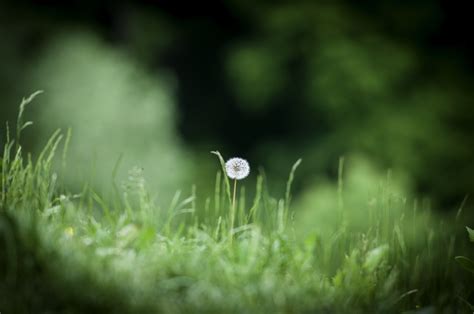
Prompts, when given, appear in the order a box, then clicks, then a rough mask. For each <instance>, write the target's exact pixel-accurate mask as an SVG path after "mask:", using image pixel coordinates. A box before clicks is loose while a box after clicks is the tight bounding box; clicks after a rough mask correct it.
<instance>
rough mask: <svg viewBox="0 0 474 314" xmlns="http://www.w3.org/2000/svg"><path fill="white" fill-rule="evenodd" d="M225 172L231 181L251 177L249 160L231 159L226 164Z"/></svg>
mask: <svg viewBox="0 0 474 314" xmlns="http://www.w3.org/2000/svg"><path fill="white" fill-rule="evenodd" d="M225 171H226V172H227V176H229V178H231V179H236V180H241V179H243V178H245V177H246V176H248V175H249V173H250V166H249V163H248V162H247V160H245V159H242V158H231V159H229V160H227V162H226V163H225Z"/></svg>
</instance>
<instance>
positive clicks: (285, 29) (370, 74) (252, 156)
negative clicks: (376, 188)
mask: <svg viewBox="0 0 474 314" xmlns="http://www.w3.org/2000/svg"><path fill="white" fill-rule="evenodd" d="M471 27H472V26H471V25H470V23H469V10H467V8H466V7H463V6H462V5H461V4H460V3H457V2H448V1H428V0H417V1H392V0H385V1H374V0H365V1H330V2H328V1H237V0H229V1H223V2H208V3H204V2H185V1H182V2H181V1H123V2H120V3H115V2H100V1H71V2H67V3H66V2H63V1H10V2H8V1H3V2H2V3H1V4H0V36H1V38H3V41H2V43H1V44H0V59H1V61H2V66H1V68H0V91H1V95H2V100H1V106H0V120H1V121H0V122H1V123H2V124H3V125H4V122H5V121H7V120H8V121H11V122H13V121H14V120H15V116H16V112H17V107H18V103H19V100H20V99H21V97H23V96H25V95H28V94H30V93H31V92H32V91H34V90H37V89H44V90H45V94H44V95H42V96H41V98H39V99H38V101H37V103H35V104H34V107H32V108H30V109H29V111H28V113H27V116H28V118H29V119H31V120H34V121H35V123H36V124H37V126H36V127H35V130H36V131H32V130H29V131H27V132H26V136H27V138H26V139H25V140H26V141H27V143H28V145H29V147H30V148H33V149H34V148H36V149H39V148H41V147H43V145H44V143H45V141H46V140H47V138H48V136H49V135H50V134H51V133H52V131H53V130H54V129H55V128H58V127H61V128H63V129H67V128H68V127H71V128H72V140H71V145H70V152H69V153H70V154H69V159H68V166H69V167H68V169H70V170H69V171H68V172H67V177H66V178H65V179H66V180H67V181H68V182H69V183H70V184H71V185H72V186H75V188H77V189H80V185H79V183H80V182H82V181H83V180H84V176H86V177H87V176H88V175H89V173H93V174H94V177H93V180H94V182H95V183H96V184H97V186H106V183H107V182H109V181H110V180H111V178H112V174H113V172H114V168H115V167H116V165H118V164H120V169H122V170H121V171H120V174H119V175H118V176H122V177H123V176H125V175H126V171H127V170H128V169H131V168H132V167H133V166H134V165H138V166H140V167H143V168H144V172H145V176H146V178H147V181H148V182H149V184H150V185H151V186H152V189H156V190H157V191H158V195H162V196H163V198H166V197H168V195H170V193H168V191H172V190H175V189H178V188H182V187H183V184H184V186H186V185H187V186H190V185H191V184H192V182H197V183H198V189H199V188H201V189H204V190H205V189H208V188H209V189H210V188H212V184H213V177H214V174H215V170H216V161H215V159H214V157H212V156H210V154H209V151H210V150H215V149H218V150H220V151H221V152H223V154H224V155H225V156H226V157H230V156H234V155H239V156H242V157H245V158H247V159H249V161H250V162H251V165H252V166H253V168H254V169H255V170H256V169H257V168H258V166H263V167H264V168H265V171H266V173H267V175H268V176H269V178H270V179H271V180H269V182H273V183H274V184H275V187H274V189H281V190H282V189H283V187H284V181H285V180H286V176H287V173H288V171H289V169H290V167H291V164H292V163H293V162H294V161H295V160H296V159H298V158H299V157H303V159H304V162H303V164H302V167H301V169H302V171H300V172H299V173H298V175H297V176H298V180H297V182H296V188H297V189H298V190H299V192H300V193H302V194H301V195H303V196H304V197H303V198H302V199H303V200H302V203H306V202H307V201H308V198H309V199H311V198H318V199H319V200H320V199H323V198H324V197H321V196H320V195H321V194H324V191H325V189H324V188H322V187H324V186H327V184H328V182H332V183H331V184H333V183H334V180H335V178H337V164H338V159H339V157H340V156H345V157H346V160H347V167H346V169H347V171H348V172H349V178H351V179H350V180H351V183H352V186H353V187H354V188H353V189H354V193H356V192H357V193H359V194H362V193H364V191H366V189H365V188H364V187H366V186H371V185H373V184H376V182H378V180H381V179H380V178H381V177H383V175H384V173H385V172H386V170H387V169H393V173H395V174H397V178H398V179H397V180H396V182H397V184H399V185H400V186H403V190H404V193H405V194H407V195H410V194H413V195H420V196H428V197H429V198H430V199H432V200H433V202H435V204H436V206H437V207H439V208H443V209H452V208H455V207H457V206H459V204H460V202H461V201H462V200H463V198H464V197H465V195H467V194H469V193H472V192H473V191H474V181H473V177H474V164H473V161H474V149H473V146H472V139H473V137H474V109H473V103H472V99H473V98H472V96H473V91H472V84H473V79H472V73H473V64H472V58H471V57H472V54H473V51H472V48H471V46H474V45H472V44H473V42H472V41H473V39H472V37H470V33H471ZM2 132H3V134H2V141H3V138H4V136H5V134H4V128H2ZM201 178H202V179H201ZM206 182H208V183H206ZM349 188H350V187H348V189H349ZM361 202H362V203H364V202H365V200H363V201H361ZM312 203H313V204H318V203H317V202H315V201H312ZM321 206H323V205H321Z"/></svg>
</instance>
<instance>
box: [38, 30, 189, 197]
mask: <svg viewBox="0 0 474 314" xmlns="http://www.w3.org/2000/svg"><path fill="white" fill-rule="evenodd" d="M29 80H30V82H29V84H30V86H39V85H41V86H43V88H44V89H45V90H47V92H46V93H45V94H44V95H43V96H42V99H41V103H42V104H38V106H37V107H36V108H35V109H36V110H35V112H36V120H37V122H38V125H39V128H40V131H41V134H40V135H39V136H38V138H40V139H44V138H48V136H50V134H51V133H52V132H53V131H54V130H55V129H56V128H58V127H60V128H62V129H63V130H65V129H67V128H71V130H72V134H73V135H72V137H71V139H70V143H69V145H68V150H67V165H65V169H64V170H65V172H66V173H65V181H66V183H69V184H70V185H73V186H74V187H75V188H76V189H80V188H82V185H83V184H84V183H85V182H87V181H91V183H93V184H95V188H96V189H100V190H104V187H109V186H111V182H112V179H115V180H116V182H117V183H120V182H122V181H123V180H124V179H126V175H127V172H128V171H129V170H130V169H132V168H133V167H135V166H138V167H141V168H143V169H144V173H146V179H147V182H148V183H149V184H150V187H151V188H152V189H153V190H157V191H159V193H158V194H159V197H161V198H165V199H166V202H169V201H170V200H171V198H170V197H169V195H172V194H173V193H174V191H175V190H176V187H177V186H179V184H180V183H181V184H182V183H183V180H184V177H185V175H186V173H187V171H189V165H190V162H189V160H185V158H184V156H185V150H184V148H183V147H182V146H181V145H180V140H179V139H178V137H177V135H176V134H175V132H174V120H175V118H174V111H175V108H174V99H173V98H174V97H173V84H172V80H170V79H166V76H165V75H163V76H162V77H161V78H159V77H158V75H156V76H155V77H153V78H152V77H151V76H150V75H149V74H147V73H146V72H144V71H143V70H142V69H140V67H138V66H136V65H135V64H134V63H133V62H131V61H130V60H129V58H127V56H126V55H124V54H123V53H120V52H118V51H114V50H113V49H111V48H109V47H107V45H106V44H104V43H102V42H101V41H100V40H99V39H97V38H96V37H95V36H92V35H90V34H81V33H78V34H71V33H68V34H67V36H65V37H60V38H58V39H57V40H56V41H55V42H54V43H51V44H50V46H49V47H47V48H46V49H45V51H44V54H43V56H42V57H41V58H40V62H38V64H36V65H35V67H34V70H33V71H31V73H30V77H29ZM35 122H36V121H35ZM112 175H115V176H116V178H112ZM91 176H92V178H91Z"/></svg>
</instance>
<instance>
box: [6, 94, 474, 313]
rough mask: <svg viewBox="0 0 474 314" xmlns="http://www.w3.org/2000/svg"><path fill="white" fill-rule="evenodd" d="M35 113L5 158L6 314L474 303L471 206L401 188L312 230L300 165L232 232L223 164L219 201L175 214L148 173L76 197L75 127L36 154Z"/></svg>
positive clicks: (259, 198)
mask: <svg viewBox="0 0 474 314" xmlns="http://www.w3.org/2000/svg"><path fill="white" fill-rule="evenodd" d="M30 100H31V99H27V100H26V101H25V102H24V104H26V103H27V102H28V101H30ZM23 109H24V105H23V106H22V108H21V111H22V110H23ZM21 119H22V117H21V114H20V117H19V120H18V125H19V129H18V132H17V134H16V140H15V141H13V140H12V139H10V138H9V139H7V144H6V146H5V148H4V153H3V157H2V159H1V166H0V169H1V181H0V182H1V185H0V193H1V194H0V276H1V277H0V312H1V313H82V312H88V313H104V312H110V313H176V312H192V313H195V312H218V313H227V312H235V313H241V312H260V313H272V312H290V313H299V312H317V313H319V312H323V313H325V312H330V313H333V312H342V313H374V312H381V313H387V312H388V313H389V312H397V313H399V312H403V311H417V310H423V311H425V312H429V313H431V312H447V313H456V312H464V311H469V310H472V309H470V306H469V300H470V299H472V297H473V295H472V284H471V283H472V276H471V274H470V273H468V272H466V271H465V270H463V269H462V268H461V267H460V266H459V265H458V264H457V263H456V262H455V256H456V255H466V256H470V255H472V254H471V253H470V252H471V251H472V250H470V247H469V243H468V239H467V236H466V234H465V232H464V225H465V220H466V219H468V216H467V213H464V212H463V211H462V210H460V211H459V212H458V213H457V215H452V216H449V217H441V216H437V215H435V214H433V213H431V212H430V211H429V210H428V209H423V208H413V207H410V206H407V205H406V202H405V201H404V200H402V199H400V197H398V196H396V195H394V194H393V193H391V192H390V186H389V184H388V182H387V185H386V186H385V187H384V189H383V192H382V193H381V195H380V200H381V201H380V202H378V203H377V206H370V207H368V209H367V225H366V228H363V229H362V230H361V229H360V228H355V227H354V226H352V225H351V219H350V215H351V212H350V204H344V207H341V209H340V212H337V213H335V215H340V219H341V224H340V227H338V228H335V229H334V230H332V232H330V233H329V234H321V233H318V230H315V231H314V232H313V233H311V234H309V235H305V236H304V237H301V236H299V235H298V232H297V231H298V230H297V229H298V225H296V224H295V223H294V219H293V212H292V211H291V207H290V201H291V193H290V191H291V182H292V180H293V177H294V173H295V171H296V167H297V164H296V165H295V166H294V167H293V169H292V170H291V173H290V178H289V180H288V186H287V192H286V194H285V195H284V196H283V197H282V198H274V197H272V196H271V195H270V194H269V192H268V191H267V189H266V184H265V180H264V178H263V177H261V176H259V178H258V180H257V185H256V187H255V190H256V193H255V194H256V196H255V199H253V200H251V201H248V202H246V201H245V199H244V198H243V196H242V197H241V199H240V202H239V203H238V205H237V210H236V213H235V222H234V225H235V228H233V229H231V228H230V225H231V221H232V217H230V212H231V211H230V204H231V195H230V185H229V182H228V180H227V178H226V177H225V176H223V175H222V172H218V174H217V176H216V185H215V187H216V190H215V194H214V195H212V197H209V198H205V201H203V202H198V198H199V197H200V196H199V195H196V193H195V192H194V191H195V190H194V189H192V190H191V193H190V195H189V196H185V197H182V196H181V193H176V195H175V197H174V199H173V201H172V203H171V204H170V206H169V207H168V208H159V207H157V206H156V204H154V202H153V201H152V197H151V196H150V195H149V194H148V192H147V189H146V182H145V181H144V180H143V177H142V176H141V173H140V170H139V169H135V170H133V171H132V172H131V173H130V178H129V180H128V182H127V184H125V185H124V186H123V187H120V188H119V187H115V188H114V192H113V193H112V196H110V197H108V198H105V197H103V196H100V195H98V194H96V193H95V192H94V191H93V190H91V189H90V188H88V187H87V185H86V186H85V188H84V190H83V191H82V192H81V193H79V194H78V195H74V194H72V193H69V192H68V191H65V190H64V189H63V188H62V186H61V185H60V184H59V183H58V182H60V174H56V173H55V172H54V170H53V166H52V164H53V160H54V159H55V156H56V155H58V153H57V150H58V148H59V146H60V143H61V140H62V136H61V134H60V133H59V132H57V133H55V134H54V135H53V137H52V138H51V140H50V141H49V142H48V144H47V145H46V147H45V149H44V151H43V153H42V154H41V155H39V156H38V157H37V158H35V159H33V158H32V157H31V156H29V155H25V154H24V153H23V152H22V148H21V146H20V145H18V143H19V139H20V135H21V129H22V128H23V127H26V126H28V124H24V123H23V122H22V120H21ZM66 142H67V141H66ZM65 146H67V144H66V145H65ZM59 155H60V154H59ZM218 157H219V158H220V155H218ZM221 162H222V160H221ZM58 178H59V179H58ZM201 203H202V204H203V206H198V205H197V204H201ZM247 203H249V205H247V206H246V204H247ZM359 227H360V226H359ZM471 303H472V302H471Z"/></svg>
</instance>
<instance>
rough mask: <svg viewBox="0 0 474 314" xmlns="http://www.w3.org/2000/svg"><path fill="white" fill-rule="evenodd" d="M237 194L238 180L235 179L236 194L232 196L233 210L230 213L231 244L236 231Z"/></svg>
mask: <svg viewBox="0 0 474 314" xmlns="http://www.w3.org/2000/svg"><path fill="white" fill-rule="evenodd" d="M236 194H237V179H234V194H233V196H232V208H231V212H230V230H229V232H230V243H232V238H233V234H232V230H233V229H234V220H235V195H236Z"/></svg>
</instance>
